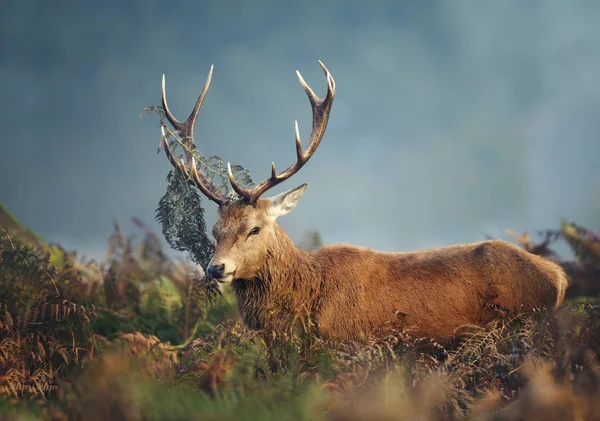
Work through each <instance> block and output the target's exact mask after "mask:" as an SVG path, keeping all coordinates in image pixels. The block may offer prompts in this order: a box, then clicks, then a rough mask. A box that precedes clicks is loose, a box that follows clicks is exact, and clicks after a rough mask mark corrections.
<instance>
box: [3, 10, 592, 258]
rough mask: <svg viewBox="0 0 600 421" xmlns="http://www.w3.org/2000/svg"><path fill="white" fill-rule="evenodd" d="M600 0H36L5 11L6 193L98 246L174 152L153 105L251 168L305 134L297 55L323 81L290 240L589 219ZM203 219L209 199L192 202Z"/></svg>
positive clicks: (148, 206) (48, 222) (392, 243)
mask: <svg viewBox="0 0 600 421" xmlns="http://www.w3.org/2000/svg"><path fill="white" fill-rule="evenodd" d="M598 22H600V2H597V1H593V0H588V1H576V0H573V1H569V2H566V1H564V0H545V1H529V2H522V1H518V0H512V1H511V0H504V1H501V2H499V1H492V0H485V1H482V0H470V1H467V0H463V1H449V0H446V1H441V0H437V1H397V0H394V1H392V0H389V1H388V0H373V1H371V2H365V1H346V2H343V1H339V0H321V1H315V0H308V1H306V0H305V1H301V2H298V1H295V2H282V1H275V0H257V1H252V2H250V1H248V2H234V1H230V0H221V1H218V2H217V1H213V2H206V1H187V2H183V1H179V2H168V1H157V0H137V1H127V2H125V1H113V0H110V1H106V0H105V1H100V2H82V1H54V2H48V1H31V0H19V1H14V2H4V3H3V5H2V13H0V34H1V36H0V48H1V51H0V60H1V62H0V92H1V95H0V122H1V125H2V132H3V134H2V138H1V140H0V142H2V147H1V149H0V150H1V152H0V201H1V202H3V203H4V204H6V205H7V206H8V207H9V209H11V210H12V211H13V212H14V213H15V214H16V215H17V216H18V217H19V218H20V219H21V220H22V221H24V222H25V223H27V224H29V225H30V226H31V227H32V228H34V229H35V230H36V231H37V232H39V233H40V234H41V235H43V236H44V237H45V238H47V239H48V240H50V241H53V242H60V243H62V244H63V245H64V246H66V247H67V248H72V249H78V250H79V251H80V253H83V254H86V255H88V256H89V255H91V256H93V257H102V253H103V252H104V249H105V244H106V239H107V237H108V235H109V234H110V232H111V229H112V219H113V218H115V219H117V220H118V221H120V222H122V223H123V224H124V225H125V227H130V225H129V224H128V223H127V222H128V221H129V219H130V218H131V217H132V216H137V217H140V218H141V219H142V220H144V221H145V222H147V223H151V224H152V225H153V226H156V224H155V223H154V210H155V209H156V206H157V204H158V200H159V199H160V197H161V196H162V195H163V194H164V191H165V187H166V183H165V176H166V174H167V172H168V170H169V168H170V167H169V164H168V162H167V160H166V158H165V156H164V154H162V153H161V154H157V153H156V150H157V146H158V144H159V140H160V131H159V125H158V117H157V116H156V115H154V114H153V115H150V116H146V117H144V118H143V119H141V118H140V113H141V111H142V109H143V108H144V107H146V106H148V105H151V104H158V103H159V101H160V81H161V76H162V74H163V73H165V74H166V77H167V90H168V96H169V104H170V106H171V109H172V111H173V112H174V113H175V115H176V116H178V117H179V118H181V119H184V118H185V117H186V116H187V114H188V113H189V111H190V109H191V107H192V105H193V103H194V102H195V100H196V97H197V95H198V93H199V91H200V89H201V88H202V86H203V84H204V81H205V78H206V75H207V72H208V70H209V68H210V66H211V65H212V64H214V66H215V70H214V75H213V81H212V85H211V89H210V91H209V93H208V95H207V97H206V100H205V103H204V106H203V109H202V112H201V114H200V117H199V119H198V123H197V127H196V143H197V144H198V146H199V148H200V150H201V151H202V152H203V153H204V154H207V155H213V154H216V155H219V156H220V157H222V158H224V159H225V160H226V161H231V162H232V163H236V164H240V165H242V166H244V167H246V168H248V169H249V170H250V171H251V173H252V175H253V177H254V179H255V180H260V179H262V178H264V177H267V176H268V175H269V170H270V163H271V161H275V163H276V164H277V166H278V168H280V169H282V168H285V167H286V166H287V165H289V164H290V163H291V162H292V161H293V159H294V158H295V152H294V134H293V127H294V126H293V123H294V120H296V119H297V120H298V121H299V125H300V132H301V135H302V138H303V140H304V144H305V145H306V143H307V141H308V136H309V133H310V123H311V117H310V106H309V102H308V100H307V98H306V95H305V94H304V92H303V90H302V88H301V87H300V84H299V83H298V80H297V79H296V75H295V70H300V72H301V73H302V74H303V76H304V78H305V79H306V81H307V82H308V83H309V84H310V85H311V86H312V87H313V89H314V90H315V91H316V92H317V94H319V95H322V94H323V93H324V92H325V87H326V85H325V79H324V77H323V73H322V72H321V69H320V68H319V66H318V63H317V60H319V59H320V60H322V61H323V62H324V63H325V64H326V65H327V67H328V68H329V70H330V71H331V73H332V75H333V77H334V78H335V80H336V85H337V95H336V99H335V102H334V104H333V109H332V114H331V119H330V124H329V127H328V131H327V133H326V135H325V138H324V140H323V142H322V144H321V146H320V148H319V150H318V151H317V153H316V154H315V156H314V157H313V158H312V159H311V161H310V162H309V163H308V164H307V165H306V166H305V167H304V168H303V169H302V170H301V171H300V172H299V173H298V174H297V175H295V176H294V177H293V178H292V179H290V180H289V181H287V182H285V183H283V184H281V185H280V186H278V187H277V188H275V189H274V190H273V191H272V192H271V193H272V194H275V193H278V192H281V191H283V190H287V189H290V188H293V187H295V186H297V185H299V184H301V183H304V182H306V183H308V185H309V187H308V190H307V191H306V193H305V195H304V196H303V198H302V200H301V201H300V203H299V205H298V207H297V208H296V209H295V210H294V211H293V212H292V213H291V214H289V215H287V216H285V217H282V218H281V220H280V223H281V225H282V226H283V227H284V228H285V229H286V230H287V231H288V233H289V234H290V236H291V237H292V238H293V239H295V240H298V239H300V238H301V236H302V233H303V232H305V231H306V230H308V229H318V230H319V231H320V232H321V234H322V238H323V240H324V242H325V243H337V242H348V243H354V244H357V245H361V246H369V247H373V248H376V249H380V250H410V249H417V248H423V247H432V246H440V245H445V244H450V243H455V242H468V241H477V240H481V239H483V238H484V233H488V234H491V235H496V236H503V237H505V236H504V234H503V230H504V229H505V228H510V229H513V230H516V231H524V230H529V231H536V230H538V229H546V228H555V227H557V226H558V224H559V218H561V217H565V218H568V219H570V220H573V221H575V222H579V223H581V224H584V225H587V226H589V227H590V228H593V229H599V228H600V163H599V161H600V136H599V132H600V118H599V116H600V82H598V76H599V75H600V25H598ZM205 203H206V208H207V222H208V223H209V225H212V223H214V221H215V218H216V206H215V205H214V204H213V203H211V202H208V201H205Z"/></svg>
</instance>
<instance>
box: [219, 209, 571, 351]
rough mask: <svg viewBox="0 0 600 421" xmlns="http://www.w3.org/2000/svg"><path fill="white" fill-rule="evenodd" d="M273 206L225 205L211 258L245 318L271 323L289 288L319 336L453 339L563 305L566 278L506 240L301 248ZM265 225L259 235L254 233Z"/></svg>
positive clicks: (295, 304)
mask: <svg viewBox="0 0 600 421" xmlns="http://www.w3.org/2000/svg"><path fill="white" fill-rule="evenodd" d="M268 209H269V204H268V202H267V201H266V200H262V199H261V200H259V201H258V203H257V204H256V205H254V206H253V205H249V204H247V203H244V202H242V201H240V202H234V203H232V204H229V205H222V206H220V208H219V214H220V219H219V221H218V222H217V224H216V225H215V227H214V229H213V234H214V235H215V238H216V239H217V249H216V253H215V258H214V259H213V261H220V259H229V260H228V261H234V262H235V264H236V266H237V269H236V273H235V275H234V276H233V279H232V288H233V291H234V292H235V294H236V296H237V300H238V310H239V313H240V315H241V317H242V319H243V320H244V322H245V323H246V324H247V325H248V326H249V327H250V328H254V329H260V328H263V327H267V326H268V325H269V321H270V320H271V318H272V317H273V316H272V313H270V309H271V308H272V306H273V304H274V300H275V299H277V297H279V296H281V294H282V293H285V292H286V291H292V292H293V294H288V296H289V297H291V298H290V300H291V303H292V306H293V307H294V308H299V307H300V306H307V307H308V308H309V309H310V311H311V314H312V317H313V321H314V322H315V323H316V326H317V329H318V331H319V333H320V334H321V336H322V337H324V338H326V339H338V340H340V339H341V340H345V339H349V340H363V339H365V338H366V337H367V336H368V335H369V334H370V333H371V332H373V331H374V330H375V329H377V328H379V327H381V326H382V325H383V324H384V323H386V322H400V323H401V324H402V327H403V328H405V329H406V330H407V331H409V332H411V333H412V334H414V335H419V336H429V337H434V338H439V339H443V338H447V337H449V336H452V335H453V334H454V333H455V331H456V330H457V329H458V328H460V327H461V326H464V325H469V324H471V325H485V324H487V323H489V322H492V321H494V320H495V319H497V318H499V312H498V310H497V309H498V308H501V309H503V310H505V311H509V312H515V311H520V310H525V311H526V310H531V309H534V308H547V309H550V310H553V309H555V308H556V307H558V306H559V305H560V304H561V302H562V301H563V298H564V294H565V289H566V286H567V280H566V277H565V273H564V271H563V270H562V268H561V267H560V266H558V265H556V264H555V263H552V262H550V261H548V260H545V259H543V258H541V257H539V256H536V255H533V254H531V253H528V252H526V251H524V250H522V249H521V248H519V247H517V246H516V245H513V244H511V243H508V242H506V241H501V240H492V241H485V242H479V243H473V244H461V245H454V246H446V247H439V248H435V249H428V250H421V251H414V252H405V253H386V252H377V251H374V250H371V249H367V248H360V247H355V246H351V245H332V246H325V247H322V248H321V249H320V250H318V251H316V252H313V253H306V252H303V251H301V250H299V249H297V248H296V247H295V246H294V244H293V243H292V241H291V240H290V239H289V237H288V236H287V235H286V234H285V232H284V231H283V230H282V229H281V228H280V227H279V225H278V224H277V223H276V222H275V220H274V219H270V218H269V217H268ZM253 226H259V227H260V228H261V231H260V233H259V234H258V235H255V236H252V235H248V234H247V232H248V231H249V230H251V229H252V227H253Z"/></svg>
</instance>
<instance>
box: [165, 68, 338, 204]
mask: <svg viewBox="0 0 600 421" xmlns="http://www.w3.org/2000/svg"><path fill="white" fill-rule="evenodd" d="M319 64H320V65H321V68H322V69H323V71H324V72H325V77H326V78H327V94H326V95H325V97H324V98H319V97H318V96H317V95H316V94H315V93H314V92H313V90H312V89H311V88H310V87H309V86H308V85H307V84H306V82H305V81H304V79H303V78H302V75H301V74H300V72H299V71H296V74H297V75H298V79H299V80H300V84H301V85H302V88H304V91H305V92H306V95H308V99H309V100H310V104H311V106H312V114H313V124H312V133H311V135H310V141H309V143H308V147H307V148H306V152H304V151H303V150H302V142H301V141H300V132H299V131H298V121H296V122H295V129H296V162H295V163H294V164H292V165H291V166H289V167H288V168H286V169H285V170H283V171H282V172H281V173H280V174H277V171H276V170H275V163H271V177H270V178H267V179H266V180H263V181H262V182H261V183H260V184H258V185H257V186H256V187H254V188H253V189H251V190H247V189H244V188H242V187H241V186H240V185H239V184H238V183H237V182H236V181H235V177H234V176H233V172H232V171H231V165H230V164H229V163H227V172H228V174H229V180H230V181H231V186H232V187H233V189H234V190H235V191H236V193H237V194H239V195H240V196H242V197H243V198H244V199H245V200H247V201H248V202H250V203H256V201H257V200H258V198H259V197H260V196H262V195H263V194H264V193H265V192H266V191H267V190H269V189H271V188H273V187H275V186H276V185H278V184H279V183H281V182H283V181H285V180H287V179H288V178H290V177H291V176H292V175H294V174H295V173H296V172H298V170H299V169H300V168H302V166H304V164H306V163H307V162H308V160H309V159H310V157H311V156H313V154H314V153H315V151H316V150H317V148H318V147H319V143H321V139H323V135H324V134H325V129H326V128H327V121H328V120H329V113H330V111H331V104H332V103H333V98H334V96H335V81H334V80H333V77H332V76H331V74H330V73H329V70H327V68H326V67H325V65H324V64H323V63H322V62H321V61H320V60H319ZM169 121H171V120H169Z"/></svg>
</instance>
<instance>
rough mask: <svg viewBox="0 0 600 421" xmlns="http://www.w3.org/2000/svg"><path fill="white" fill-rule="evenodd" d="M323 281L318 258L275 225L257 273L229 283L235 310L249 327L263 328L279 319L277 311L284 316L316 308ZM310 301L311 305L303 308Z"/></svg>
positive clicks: (314, 310)
mask: <svg viewBox="0 0 600 421" xmlns="http://www.w3.org/2000/svg"><path fill="white" fill-rule="evenodd" d="M322 284H323V277H322V271H321V268H320V265H319V263H318V261H317V260H316V259H315V258H314V257H313V256H311V255H310V254H308V253H305V252H303V251H301V250H299V249H297V248H296V246H294V244H293V242H292V241H291V240H290V238H289V237H288V236H287V235H286V234H285V232H284V231H283V230H282V229H281V228H280V227H279V226H276V228H275V241H274V242H273V246H272V247H271V248H270V249H269V250H268V251H267V258H266V259H265V261H264V263H263V266H262V268H261V270H260V273H259V275H258V276H257V277H256V278H253V279H236V280H234V281H233V282H232V287H233V291H234V293H235V294H236V297H237V303H238V310H239V312H240V315H241V316H242V318H243V320H244V322H245V323H246V324H247V326H248V327H250V328H251V329H263V328H265V327H267V326H269V325H272V322H274V323H276V322H277V321H278V320H274V319H276V318H278V316H277V314H278V310H280V311H284V312H285V314H286V315H288V316H289V315H294V314H298V313H299V312H301V311H306V310H308V311H310V313H311V314H314V313H315V312H316V311H318V307H319V300H318V296H319V292H320V290H321V286H322ZM307 303H311V304H310V305H311V307H310V308H305V307H304V306H306V304H307Z"/></svg>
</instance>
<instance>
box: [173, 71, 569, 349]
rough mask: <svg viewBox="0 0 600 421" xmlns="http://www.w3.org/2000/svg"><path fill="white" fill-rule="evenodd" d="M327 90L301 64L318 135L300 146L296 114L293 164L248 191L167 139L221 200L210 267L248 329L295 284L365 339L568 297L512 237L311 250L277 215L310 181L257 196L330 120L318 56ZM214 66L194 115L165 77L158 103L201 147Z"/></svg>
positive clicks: (300, 157) (554, 271) (350, 336)
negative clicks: (185, 112)
mask: <svg viewBox="0 0 600 421" xmlns="http://www.w3.org/2000/svg"><path fill="white" fill-rule="evenodd" d="M319 64H320V65H321V67H322V68H323V71H324V72H325V77H326V79H327V94H326V95H325V96H324V97H323V98H319V97H318V96H317V95H316V94H315V93H314V92H313V91H312V89H311V88H310V87H309V86H308V85H307V84H306V82H305V81H304V79H303V78H302V76H301V75H300V73H299V72H296V73H297V75H298V79H299V80H300V84H301V85H302V87H303V88H304V91H305V92H306V94H307V95H308V99H309V100H310V104H311V107H312V115H313V123H312V133H311V136H310V140H309V142H308V147H307V148H306V150H304V149H303V147H302V143H301V141H300V134H299V132H298V123H297V122H296V127H295V129H296V162H295V163H294V164H292V165H291V166H289V167H288V168H287V169H285V170H284V171H282V172H281V173H277V171H276V170H275V164H272V167H271V176H270V177H269V178H267V179H266V180H264V181H262V182H261V183H259V184H258V185H256V186H255V187H254V188H252V189H251V190H248V189H245V188H243V187H242V186H240V184H239V183H238V182H236V179H235V177H234V175H233V173H232V171H231V166H230V165H229V164H228V175H229V180H230V182H231V186H232V188H233V190H234V191H235V192H236V193H237V195H238V196H239V197H227V196H225V195H224V194H223V193H222V192H220V191H219V189H217V188H216V187H215V185H214V184H213V183H212V181H211V180H210V179H209V177H207V176H206V175H205V174H204V173H203V172H202V171H201V170H200V169H198V167H197V165H196V160H195V159H194V157H193V154H190V153H189V150H188V152H186V156H187V161H188V162H184V160H181V161H177V159H176V158H175V157H174V155H173V152H172V151H171V149H170V146H169V143H168V141H167V140H166V136H165V131H164V126H161V130H162V133H163V147H164V150H165V153H166V154H167V157H168V158H169V161H170V162H171V164H172V165H173V166H175V167H176V168H179V169H180V170H181V171H182V172H183V174H184V175H185V176H186V177H187V179H188V180H189V181H190V182H191V183H192V184H193V185H195V186H196V187H197V188H198V189H200V191H202V193H203V194H204V195H206V197H208V198H209V199H210V200H212V201H213V202H215V203H217V204H218V206H219V208H218V213H219V219H218V221H217V222H216V224H215V225H214V227H213V230H212V233H213V236H214V238H215V240H216V251H215V254H214V256H213V258H212V260H211V262H210V265H209V267H208V269H207V271H208V273H209V274H210V275H211V276H212V277H214V278H215V279H217V280H218V281H219V282H222V283H231V286H232V288H233V291H234V293H235V295H236V297H237V306H238V311H239V313H240V315H241V317H242V319H243V321H244V322H245V323H246V324H247V326H248V327H250V328H252V329H260V328H264V327H265V326H268V325H269V323H270V320H269V319H270V318H271V317H272V316H271V313H270V312H269V309H272V305H273V302H274V300H275V297H276V296H277V294H279V293H282V292H286V291H292V292H293V294H289V295H291V296H292V297H293V298H291V301H292V305H295V306H305V308H308V309H309V310H310V312H311V315H312V317H313V321H314V323H315V325H316V327H317V330H318V332H319V334H320V335H321V336H322V337H323V338H326V339H334V340H364V339H365V338H366V337H368V335H369V334H370V333H371V332H373V331H374V330H376V329H377V328H379V327H381V326H382V325H384V324H386V322H390V321H391V322H394V323H401V327H403V328H404V329H405V330H406V331H408V332H412V334H413V335H420V336H429V337H433V338H440V339H443V338H449V337H451V336H452V335H453V334H454V333H455V332H456V330H457V329H458V328H460V327H461V326H464V325H485V324H487V323H489V322H491V321H493V320H495V319H497V318H498V317H500V316H499V314H500V313H499V312H498V309H499V308H500V309H504V310H508V311H520V310H531V309H534V308H546V309H550V310H553V309H555V308H556V307H558V306H559V305H560V303H561V302H562V300H563V298H564V294H565V289H566V286H567V280H566V277H565V274H564V272H563V270H562V269H561V268H560V267H559V266H558V265H556V264H554V263H552V262H550V261H548V260H545V259H543V258H541V257H539V256H536V255H533V254H531V253H528V252H526V251H524V250H522V249H520V248H519V247H517V246H516V245H513V244H511V243H509V242H506V241H500V240H493V241H484V242H477V243H472V244H460V245H453V246H445V247H439V248H434V249H428V250H420V251H413V252H398V253H388V252H378V251H375V250H372V249H368V248H361V247H355V246H351V245H330V246H325V247H322V248H321V249H320V250H318V251H315V252H311V253H307V252H304V251H301V250H299V249H298V248H296V247H295V246H294V244H293V243H292V241H291V240H290V238H289V237H288V236H287V235H286V233H285V232H284V231H283V230H282V229H281V228H280V226H279V225H278V224H277V222H276V219H277V218H278V217H280V216H282V215H285V214H287V213H288V212H290V211H291V210H292V209H294V207H295V206H296V204H297V203H298V200H299V199H300V196H302V194H304V192H305V190H306V187H307V185H306V184H302V185H301V186H299V187H296V188H295V189H292V190H289V191H287V192H284V193H280V194H278V195H276V196H274V197H270V198H263V199H261V196H262V195H263V194H264V193H265V192H266V191H267V190H269V189H271V188H272V187H274V186H276V185H278V184H279V183H281V182H283V181H285V180H287V179H288V178H290V177H291V176H292V175H294V174H295V173H296V172H298V170H300V168H302V166H303V165H304V164H306V162H307V161H308V160H309V159H310V158H311V157H312V156H313V154H314V153H315V151H316V150H317V148H318V146H319V144H320V143H321V140H322V139H323V135H324V133H325V128H326V126H327V121H328V119H329V114H330V110H331V104H332V102H333V99H334V95H335V89H336V88H335V82H334V80H333V78H332V77H331V74H330V73H329V71H328V70H327V68H326V67H325V66H324V65H323V63H321V62H320V61H319ZM212 71H213V68H212V67H211V69H210V73H209V76H208V78H207V81H206V84H205V86H204V89H203V90H202V93H201V94H200V97H199V98H198V100H197V102H196V105H195V106H194V109H193V111H192V113H191V114H190V116H189V118H188V119H187V120H186V121H185V122H179V121H178V120H176V119H175V117H173V114H172V113H171V112H170V110H169V107H168V106H167V100H166V93H165V79H164V75H163V81H162V106H163V109H164V112H165V115H166V118H167V120H168V121H169V122H170V123H171V125H172V126H173V127H174V129H175V131H176V132H178V134H179V136H180V137H181V139H183V142H184V144H185V143H187V145H188V148H191V149H192V150H194V149H195V145H194V141H193V131H194V124H195V121H196V118H197V116H198V112H199V111H200V107H201V106H202V102H203V100H204V96H205V95H206V92H207V90H208V88H209V86H210V80H211V77H212Z"/></svg>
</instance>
